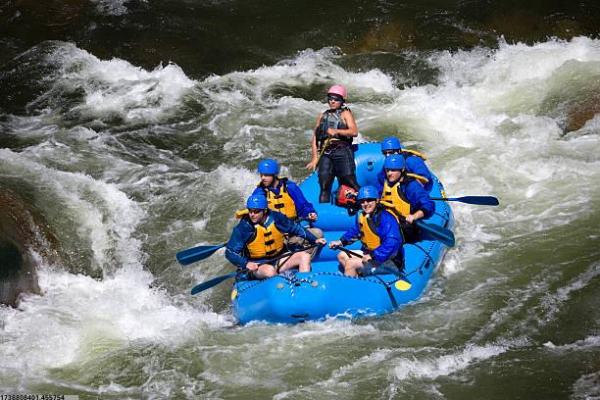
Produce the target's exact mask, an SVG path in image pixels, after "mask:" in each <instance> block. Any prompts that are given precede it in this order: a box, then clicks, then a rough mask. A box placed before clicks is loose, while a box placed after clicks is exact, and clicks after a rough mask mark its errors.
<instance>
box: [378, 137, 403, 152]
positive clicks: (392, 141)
mask: <svg viewBox="0 0 600 400" xmlns="http://www.w3.org/2000/svg"><path fill="white" fill-rule="evenodd" d="M401 149H402V146H401V145H400V141H399V140H398V138H396V137H394V136H390V137H386V138H385V139H383V141H382V142H381V151H389V150H401Z"/></svg>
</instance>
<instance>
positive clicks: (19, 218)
mask: <svg viewBox="0 0 600 400" xmlns="http://www.w3.org/2000/svg"><path fill="white" fill-rule="evenodd" d="M57 243H58V242H57V240H56V237H55V236H54V235H53V234H52V233H51V232H50V230H49V228H48V226H47V225H46V224H45V223H44V221H43V218H41V216H39V215H38V214H37V213H36V211H35V210H34V209H32V207H30V206H29V205H28V204H27V202H25V201H24V200H23V199H22V198H21V197H19V196H18V195H17V194H16V193H14V192H13V191H11V190H9V189H6V188H3V187H2V186H0V303H2V304H7V305H10V306H15V305H17V303H18V300H19V297H20V295H21V294H23V293H40V288H39V285H38V281H37V273H36V270H37V268H38V266H39V264H40V263H42V262H46V263H56V262H57V261H58V258H59V256H58V252H57V251H56V250H55V249H56V247H57Z"/></svg>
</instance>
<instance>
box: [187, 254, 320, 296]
mask: <svg viewBox="0 0 600 400" xmlns="http://www.w3.org/2000/svg"><path fill="white" fill-rule="evenodd" d="M316 246H319V245H318V244H313V245H310V246H308V247H304V248H302V249H298V250H295V251H290V252H287V253H284V254H282V255H280V256H277V257H275V258H273V259H271V260H270V262H273V261H279V260H281V259H282V258H285V257H291V256H292V255H293V254H295V253H299V252H301V251H305V250H310V249H312V248H313V247H316ZM190 250H191V249H190ZM211 254H212V253H211ZM207 257H208V256H207ZM286 261H287V260H286ZM236 275H237V272H231V273H229V274H226V275H221V276H217V277H215V278H212V279H209V280H208V281H205V282H202V283H199V284H197V285H196V286H194V287H193V288H192V290H191V293H192V295H194V294H197V293H200V292H203V291H205V290H206V289H210V288H211V287H213V286H217V285H218V284H219V283H221V282H223V281H226V280H227V279H229V278H233V277H235V276H236Z"/></svg>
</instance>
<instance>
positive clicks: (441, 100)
mask: <svg viewBox="0 0 600 400" xmlns="http://www.w3.org/2000/svg"><path fill="white" fill-rule="evenodd" d="M563 3H564V2H559V1H548V2H534V4H530V5H527V6H525V5H518V4H516V3H515V2H511V1H498V2H489V1H480V0H478V1H475V0H472V1H471V0H465V1H454V2H452V1H441V0H437V1H427V2H420V1H412V0H411V1H407V2H402V3H396V2H389V1H378V2H360V1H350V2H345V3H343V4H339V5H337V4H336V5H337V7H330V6H332V5H329V4H324V3H320V2H312V1H305V2H289V1H282V2H270V1H258V2H243V1H235V0H232V1H228V0H222V1H220V0H203V1H200V0H171V1H162V2H156V1H150V0H147V1H141V0H132V1H124V0H90V1H78V0H71V1H66V2H59V1H57V0H55V1H49V2H35V1H27V0H24V1H14V0H9V1H5V2H4V3H3V4H2V5H0V22H1V24H0V49H1V51H0V54H1V55H0V65H1V67H0V92H1V93H2V98H1V99H0V188H8V189H11V190H12V191H13V192H16V193H18V194H20V195H21V196H23V198H25V199H27V201H28V202H29V204H30V206H31V207H32V209H35V210H37V212H39V213H40V214H41V215H42V216H43V217H44V218H45V220H46V221H47V224H48V226H49V229H51V230H52V231H53V232H54V233H55V235H56V237H57V239H58V242H59V253H60V255H61V258H60V259H61V261H60V262H58V263H49V262H44V261H42V265H41V266H40V269H39V281H40V282H39V285H40V288H41V289H42V292H43V295H27V296H25V297H24V298H23V299H22V301H21V302H20V304H19V306H18V307H17V308H9V307H0V360H1V365H2V368H1V369H0V393H55V394H77V395H79V396H80V398H82V399H87V398H106V399H124V398H132V399H137V398H151V399H155V398H156V399H162V398H176V399H184V398H190V399H191V398H210V399H213V398H223V399H246V398H274V399H340V398H344V399H364V398H383V399H400V398H402V399H465V398H468V399H600V297H598V293H599V291H600V231H599V228H598V226H599V225H600V187H599V185H598V182H599V181H600V155H599V154H600V136H599V134H600V107H599V106H598V104H600V95H599V93H600V39H598V35H597V33H598V28H599V27H600V23H599V22H598V21H600V7H599V6H598V5H597V3H595V2H591V1H588V2H576V3H573V4H570V5H565V4H563ZM333 83H342V84H344V85H346V86H347V87H348V90H349V106H350V107H351V108H352V110H353V112H354V114H355V116H356V118H357V123H358V125H359V129H360V137H359V139H360V140H361V141H373V140H381V139H382V138H383V137H386V136H389V135H398V136H399V137H400V138H401V140H402V142H403V143H404V145H406V146H407V147H410V148H414V149H418V150H420V151H422V152H424V153H425V154H426V155H427V156H428V157H429V160H428V163H429V165H430V167H431V169H432V170H433V171H434V172H435V173H436V174H437V175H438V176H439V177H440V179H441V180H442V181H443V182H444V184H445V187H446V190H447V193H448V195H449V196H463V195H494V196H497V197H498V198H499V199H500V202H501V205H500V207H481V206H469V205H465V204H459V203H454V204H453V210H454V213H455V217H456V229H455V234H456V238H457V246H456V247H455V248H453V249H452V250H450V251H449V252H448V253H447V255H446V258H445V259H444V261H443V263H442V264H441V265H440V267H439V269H438V270H437V272H436V274H435V276H434V278H433V279H432V281H431V284H430V286H429V287H428V289H427V290H426V292H425V294H424V296H423V297H422V298H421V299H420V300H419V301H418V302H416V303H415V304H412V305H409V306H407V307H406V308H404V309H402V310H401V311H399V312H396V313H393V314H391V315H387V316H384V317H382V318H374V319H364V320H359V321H338V320H329V321H325V322H319V323H304V324H300V325H296V326H281V325H276V326H273V325H266V324H253V325H250V326H245V327H240V326H237V325H236V323H235V321H234V319H233V318H232V316H231V312H230V309H229V290H230V286H229V284H228V283H224V284H222V285H220V286H218V287H215V288H214V289H213V290H211V291H208V292H205V293H202V294H201V295H199V296H194V297H192V296H190V295H188V292H189V289H190V288H191V287H192V286H194V285H195V284H196V283H198V282H200V281H203V280H206V279H209V278H211V277H213V276H216V275H220V274H223V273H227V272H230V271H231V266H229V265H228V264H227V263H226V262H225V261H224V258H223V257H222V255H221V254H219V253H217V254H216V255H214V256H212V257H211V258H209V259H208V260H206V261H203V262H201V263H198V264H195V265H193V266H191V267H186V268H182V267H181V266H179V265H178V264H177V263H176V261H175V259H174V254H175V252H177V251H178V250H181V249H184V248H188V247H191V246H194V245H196V244H201V243H203V244H209V243H220V242H222V241H224V240H226V239H227V237H228V235H229V232H230V230H231V228H232V227H233V226H234V224H235V220H234V218H233V213H234V211H235V210H236V209H238V208H240V207H241V206H242V201H243V199H244V198H245V197H246V196H247V195H248V194H249V193H250V192H251V191H252V189H253V187H254V185H255V184H256V182H257V175H256V173H255V166H256V162H257V161H258V160H259V159H261V158H263V157H273V158H277V159H279V160H280V161H281V162H282V163H283V166H284V173H285V175H287V176H290V177H292V178H293V179H295V180H302V179H304V178H305V177H306V176H307V171H306V170H305V169H304V165H305V164H306V162H307V161H308V158H309V139H310V135H311V127H312V126H313V124H314V120H315V118H316V116H317V114H318V113H319V112H320V111H322V110H324V108H325V101H324V100H325V99H324V91H325V90H326V88H327V87H328V86H329V85H331V84H333Z"/></svg>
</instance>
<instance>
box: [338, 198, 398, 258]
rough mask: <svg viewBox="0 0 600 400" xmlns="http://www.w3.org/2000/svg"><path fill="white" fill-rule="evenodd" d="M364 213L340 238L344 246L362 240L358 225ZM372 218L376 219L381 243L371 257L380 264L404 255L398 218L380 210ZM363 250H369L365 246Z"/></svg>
mask: <svg viewBox="0 0 600 400" xmlns="http://www.w3.org/2000/svg"><path fill="white" fill-rule="evenodd" d="M361 213H362V211H361V212H360V213H359V214H357V215H356V220H355V222H354V225H353V226H352V227H351V228H350V229H348V230H347V231H346V232H345V233H344V234H343V235H342V237H341V238H340V240H341V242H342V244H344V245H346V244H349V243H353V242H355V241H356V240H358V239H359V238H360V226H359V224H358V218H359V216H360V214H361ZM374 214H375V215H373V216H372V217H374V222H375V227H376V228H375V230H376V232H375V233H376V234H377V236H379V239H380V241H381V244H380V245H379V247H377V248H376V249H374V250H373V251H372V252H370V254H371V257H373V259H374V260H375V261H377V262H378V263H384V262H385V261H387V260H389V259H390V258H393V257H395V256H397V255H399V254H404V253H403V248H402V243H403V240H402V235H401V234H400V226H399V225H398V222H397V221H396V218H395V217H394V216H393V215H392V214H390V213H389V212H388V211H386V210H383V209H378V210H377V211H376V212H375V213H374ZM362 250H363V251H365V250H367V247H366V246H365V245H364V244H363V246H362Z"/></svg>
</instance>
